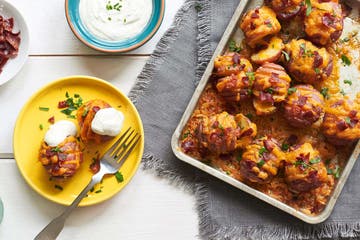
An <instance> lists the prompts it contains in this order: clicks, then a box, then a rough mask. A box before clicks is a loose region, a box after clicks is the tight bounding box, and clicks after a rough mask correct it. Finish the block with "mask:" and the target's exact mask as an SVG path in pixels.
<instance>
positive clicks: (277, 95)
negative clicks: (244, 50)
mask: <svg viewBox="0 0 360 240" xmlns="http://www.w3.org/2000/svg"><path fill="white" fill-rule="evenodd" d="M290 82H291V79H290V77H289V75H287V73H286V72H285V69H284V68H283V67H282V66H280V65H278V64H275V63H265V64H264V65H262V66H261V67H259V68H258V69H257V70H256V72H255V82H254V86H253V94H254V96H255V97H254V100H253V105H254V107H255V109H256V114H257V115H267V114H271V113H273V112H274V111H275V110H276V107H275V105H274V104H275V103H280V102H282V101H284V100H285V98H286V96H287V92H288V89H289V86H290Z"/></svg>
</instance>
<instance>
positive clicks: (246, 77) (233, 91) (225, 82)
mask: <svg viewBox="0 0 360 240" xmlns="http://www.w3.org/2000/svg"><path fill="white" fill-rule="evenodd" d="M253 74H254V73H253V72H244V71H242V72H240V73H239V74H236V75H235V74H232V75H231V76H227V77H224V78H220V79H219V80H218V81H217V83H216V89H217V91H218V92H219V94H220V95H221V96H222V97H223V98H224V99H225V100H226V101H230V102H239V101H241V100H244V99H246V98H248V97H250V96H251V88H252V85H253V81H254V79H253V78H254V77H253Z"/></svg>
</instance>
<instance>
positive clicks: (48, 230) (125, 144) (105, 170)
mask: <svg viewBox="0 0 360 240" xmlns="http://www.w3.org/2000/svg"><path fill="white" fill-rule="evenodd" d="M130 130H131V127H129V128H128V129H127V130H126V131H125V133H124V134H122V135H121V137H120V138H119V139H118V140H117V141H116V142H115V144H113V145H112V146H111V148H110V149H109V150H107V151H106V153H105V154H104V156H103V157H102V158H101V160H100V170H99V172H97V173H96V174H95V175H93V176H92V178H91V181H90V182H89V184H88V185H87V186H86V187H85V188H84V189H83V190H82V191H81V193H80V194H79V196H78V197H77V198H76V199H75V200H74V201H73V202H72V203H71V205H70V206H68V207H67V208H66V209H65V211H64V212H63V213H62V214H61V215H59V216H58V217H57V218H55V219H53V220H52V221H51V222H50V223H49V224H48V225H47V226H46V227H45V228H44V229H43V230H42V231H41V232H40V233H39V234H38V235H37V236H36V237H35V238H34V240H53V239H56V237H57V236H58V235H59V233H60V232H61V230H62V229H63V228H64V224H65V220H66V218H67V217H68V216H69V215H70V213H71V212H72V211H73V210H74V209H75V208H76V207H77V206H78V204H79V203H80V201H81V200H82V199H83V198H84V197H85V196H86V194H87V193H88V192H89V191H90V189H92V188H93V187H94V186H95V184H96V183H98V182H100V181H101V179H102V178H103V176H104V175H106V174H115V173H116V172H117V171H119V169H120V168H121V166H122V165H123V164H124V162H125V160H126V159H127V158H128V157H129V155H130V154H131V152H132V151H133V150H134V148H135V146H136V144H137V143H138V142H139V140H140V138H141V135H139V134H138V133H136V134H134V130H132V131H130ZM129 132H130V133H129ZM130 137H131V139H130ZM129 139H130V140H129Z"/></svg>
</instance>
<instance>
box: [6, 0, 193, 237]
mask: <svg viewBox="0 0 360 240" xmlns="http://www.w3.org/2000/svg"><path fill="white" fill-rule="evenodd" d="M10 2H11V3H12V4H14V5H15V6H16V7H17V8H18V9H19V10H20V11H21V12H22V13H23V15H24V17H25V19H26V21H27V23H28V26H29V30H30V38H31V39H30V42H31V43H30V57H29V59H28V61H27V63H26V65H25V67H24V68H23V69H22V71H21V72H20V73H19V74H18V75H17V76H16V78H14V79H13V80H12V81H10V82H8V83H7V84H5V85H3V86H0V102H1V114H0V126H1V130H0V153H2V154H3V153H12V151H13V150H12V132H13V129H14V124H15V120H16V117H17V114H18V112H19V111H20V109H21V107H22V106H23V104H24V103H25V102H26V100H27V99H28V98H29V97H30V96H31V95H32V94H33V93H34V92H36V91H37V89H39V88H40V87H41V86H43V85H44V84H46V83H48V82H51V81H52V80H55V79H57V78H59V77H64V76H68V75H76V74H82V75H91V76H95V77H99V78H102V79H105V80H107V81H109V82H111V83H112V84H114V85H115V86H117V87H118V88H119V89H120V90H122V91H123V92H125V93H128V92H129V90H130V89H131V87H132V85H133V84H134V82H135V79H136V76H137V75H138V74H139V73H140V71H141V69H142V67H143V66H144V64H145V62H146V60H147V59H148V57H149V54H150V53H151V52H152V51H153V49H154V47H155V45H156V43H157V41H158V40H159V39H160V37H161V36H162V35H163V33H164V32H165V30H166V29H167V28H168V27H169V26H170V24H171V22H172V19H173V17H174V15H175V13H176V11H177V10H178V9H179V7H180V6H181V4H182V3H183V0H171V1H167V4H166V12H165V18H164V21H163V24H162V26H161V28H160V29H159V31H158V33H157V34H156V35H155V36H154V38H153V39H152V40H151V41H150V42H148V43H147V44H146V45H144V46H143V47H141V48H139V49H137V50H135V51H132V52H129V53H128V54H124V55H121V56H106V55H103V54H101V53H99V52H96V51H93V50H91V49H89V48H87V47H86V46H84V45H83V44H82V43H81V42H80V41H78V40H77V39H76V38H75V37H74V35H73V34H72V32H71V31H70V29H69V27H68V25H67V22H66V19H65V14H64V1H63V0H50V1H49V0H37V1H28V0H10ZM2 156H3V159H0V197H1V198H2V200H3V202H4V207H5V216H4V219H3V222H2V223H1V224H0V239H4V240H11V239H16V240H18V239H20V240H21V239H33V237H34V236H35V235H36V234H37V233H38V231H40V230H41V229H42V228H43V227H44V226H45V225H46V224H47V223H48V222H49V221H50V220H51V219H52V218H53V217H55V216H57V215H58V214H59V213H60V212H61V211H62V210H63V209H64V207H63V206H61V205H58V204H55V203H52V202H49V201H48V200H46V199H45V198H43V197H42V196H40V195H38V194H37V193H36V192H35V191H33V190H32V189H31V188H30V187H29V186H28V185H27V184H26V182H25V181H24V179H23V178H22V176H21V175H20V173H19V171H18V169H17V167H16V163H15V161H14V159H11V158H8V159H4V155H2ZM197 234H198V219H197V214H196V212H195V199H194V197H193V196H191V195H189V194H188V193H185V192H183V191H182V190H179V189H177V188H175V187H173V186H170V185H169V184H168V183H167V182H166V181H165V180H161V179H159V178H157V177H155V176H153V175H152V174H150V173H145V172H143V171H142V170H140V169H139V170H138V172H137V174H136V175H135V177H134V178H133V179H132V181H131V182H130V183H129V185H128V186H127V187H126V188H125V189H124V190H123V191H121V192H120V193H119V194H117V195H116V196H115V197H113V198H112V199H110V200H108V201H106V202H103V203H101V204H98V205H95V206H91V207H85V208H79V209H76V210H75V212H74V213H73V214H72V215H71V216H70V218H69V219H68V221H67V222H66V225H65V228H64V230H63V232H62V233H61V234H60V236H59V238H58V239H126V240H128V239H136V240H138V239H141V240H146V239H157V240H158V239H195V238H196V236H197Z"/></svg>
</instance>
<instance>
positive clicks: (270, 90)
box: [265, 87, 274, 94]
mask: <svg viewBox="0 0 360 240" xmlns="http://www.w3.org/2000/svg"><path fill="white" fill-rule="evenodd" d="M265 92H267V93H270V94H273V93H274V89H273V88H272V87H269V88H267V89H265Z"/></svg>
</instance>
